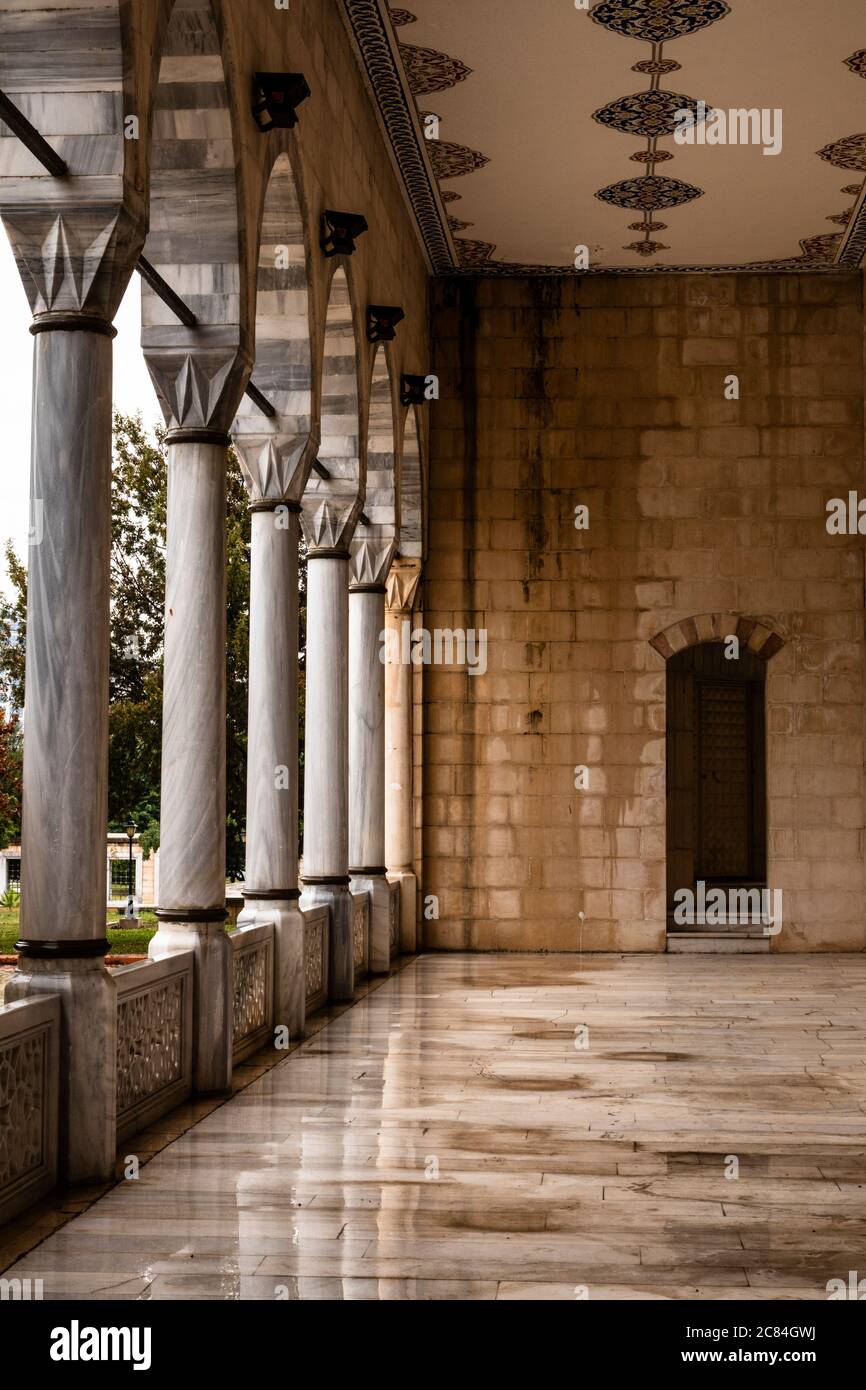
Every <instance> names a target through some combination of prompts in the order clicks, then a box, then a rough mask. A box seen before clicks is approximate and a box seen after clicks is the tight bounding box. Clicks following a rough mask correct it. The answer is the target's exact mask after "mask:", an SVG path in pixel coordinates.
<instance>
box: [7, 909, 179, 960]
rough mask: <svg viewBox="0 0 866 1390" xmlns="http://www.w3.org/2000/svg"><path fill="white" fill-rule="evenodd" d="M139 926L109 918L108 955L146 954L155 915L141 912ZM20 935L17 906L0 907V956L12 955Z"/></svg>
mask: <svg viewBox="0 0 866 1390" xmlns="http://www.w3.org/2000/svg"><path fill="white" fill-rule="evenodd" d="M139 921H140V922H141V926H140V927H138V928H137V929H134V930H132V931H130V930H129V929H128V928H127V927H126V925H125V923H124V919H123V918H122V917H114V918H111V919H110V920H109V922H108V928H107V931H106V933H105V934H106V936H107V937H108V940H109V941H110V943H111V949H110V951H109V955H110V956H146V955H147V947H148V942H149V941H150V938H151V937H152V936H153V935H154V933H155V932H156V916H155V914H154V913H153V912H143V913H142V914H141V917H140V918H139ZM19 935H20V932H19V928H18V908H17V907H0V956H14V955H15V942H16V941H17V940H18V937H19Z"/></svg>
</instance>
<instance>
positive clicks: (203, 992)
mask: <svg viewBox="0 0 866 1390" xmlns="http://www.w3.org/2000/svg"><path fill="white" fill-rule="evenodd" d="M166 438H167V443H168V499H167V513H166V517H167V522H166V557H165V654H164V665H163V670H164V674H163V714H162V788H161V795H160V805H161V813H160V884H159V907H158V909H157V919H158V921H159V930H158V931H157V934H156V936H155V937H154V938H153V940H152V941H151V943H150V950H149V955H150V957H151V958H152V959H154V960H156V959H158V958H159V957H160V956H163V955H167V954H170V953H172V952H175V951H185V950H192V951H194V953H195V1004H194V1010H193V1013H194V1023H193V1082H194V1085H195V1089H196V1090H197V1091H199V1092H213V1091H223V1090H226V1089H227V1088H228V1087H229V1086H230V1084H231V1065H232V956H231V943H230V942H229V940H228V937H227V936H226V932H225V921H226V907H225V884H226V860H225V834H226V826H225V815H226V810H225V807H226V791H225V782H226V755H225V736H226V730H225V720H226V549H225V488H226V448H227V445H228V443H229V440H228V436H227V435H224V434H221V433H219V432H217V431H214V430H210V429H203V428H198V429H175V430H171V431H169V433H168V435H167V436H166Z"/></svg>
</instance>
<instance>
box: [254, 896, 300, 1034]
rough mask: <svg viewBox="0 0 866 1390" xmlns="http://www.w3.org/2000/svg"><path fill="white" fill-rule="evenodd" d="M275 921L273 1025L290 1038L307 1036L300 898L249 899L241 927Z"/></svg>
mask: <svg viewBox="0 0 866 1390" xmlns="http://www.w3.org/2000/svg"><path fill="white" fill-rule="evenodd" d="M267 922H273V924H274V1027H275V1028H279V1027H281V1026H282V1027H284V1028H287V1029H288V1032H289V1037H290V1038H302V1037H303V1036H304V1024H305V1022H306V969H305V961H304V914H303V913H302V912H301V909H300V908H299V907H298V903H297V899H291V900H290V899H287V898H277V899H274V898H247V900H246V902H245V903H244V907H243V911H242V912H241V914H240V916H239V917H238V926H239V927H254V926H262V925H264V924H265V923H267Z"/></svg>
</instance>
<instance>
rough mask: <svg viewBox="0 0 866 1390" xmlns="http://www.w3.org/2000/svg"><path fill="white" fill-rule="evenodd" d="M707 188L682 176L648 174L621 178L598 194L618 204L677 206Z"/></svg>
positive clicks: (700, 194)
mask: <svg viewBox="0 0 866 1390" xmlns="http://www.w3.org/2000/svg"><path fill="white" fill-rule="evenodd" d="M703 192H704V190H703V189H702V188H695V187H694V185H693V184H691V183H683V181H682V179H671V178H665V177H663V176H662V175H660V174H645V175H644V177H643V178H642V179H622V180H621V182H620V183H612V184H610V186H609V187H608V188H600V189H599V191H598V192H597V193H596V195H595V196H596V198H601V200H602V202H604V203H612V204H613V205H614V206H615V207H618V208H640V209H641V210H644V209H647V210H650V211H651V210H652V209H653V208H676V207H681V206H682V204H683V203H690V202H691V201H692V199H693V198H701V197H703Z"/></svg>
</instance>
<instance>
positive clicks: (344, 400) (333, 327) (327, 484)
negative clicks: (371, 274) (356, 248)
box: [304, 265, 367, 546]
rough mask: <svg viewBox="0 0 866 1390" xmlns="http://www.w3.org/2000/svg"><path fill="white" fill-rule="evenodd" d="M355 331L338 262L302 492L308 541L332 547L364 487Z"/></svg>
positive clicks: (349, 521)
mask: <svg viewBox="0 0 866 1390" xmlns="http://www.w3.org/2000/svg"><path fill="white" fill-rule="evenodd" d="M359 355H360V354H359V335H358V332H357V327H356V316H355V310H354V303H353V297H352V292H351V286H350V284H349V278H348V275H347V273H346V269H345V268H344V267H343V266H342V265H338V266H337V267H336V268H335V270H334V273H333V276H332V278H331V285H330V293H329V295H328V305H327V310H326V313H325V331H324V340H323V354H322V372H321V383H322V388H321V417H320V418H321V426H320V443H319V451H318V462H319V464H320V465H321V468H320V470H319V471H315V472H313V473H312V474H311V475H310V478H309V481H308V483H307V487H306V491H305V493H304V515H305V521H306V527H307V530H308V539H309V541H310V542H311V544H313V545H316V546H337V545H339V544H340V543H341V538H342V536H343V534H344V533H345V532H346V531H347V530H348V531H349V533H351V524H352V522H353V521H354V519H355V517H356V516H357V513H358V512H359V510H360V508H361V506H362V504H363V501H364V496H365V487H366V456H367V449H366V441H365V440H364V439H363V436H362V430H361V398H360V392H359V389H358V362H359Z"/></svg>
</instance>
